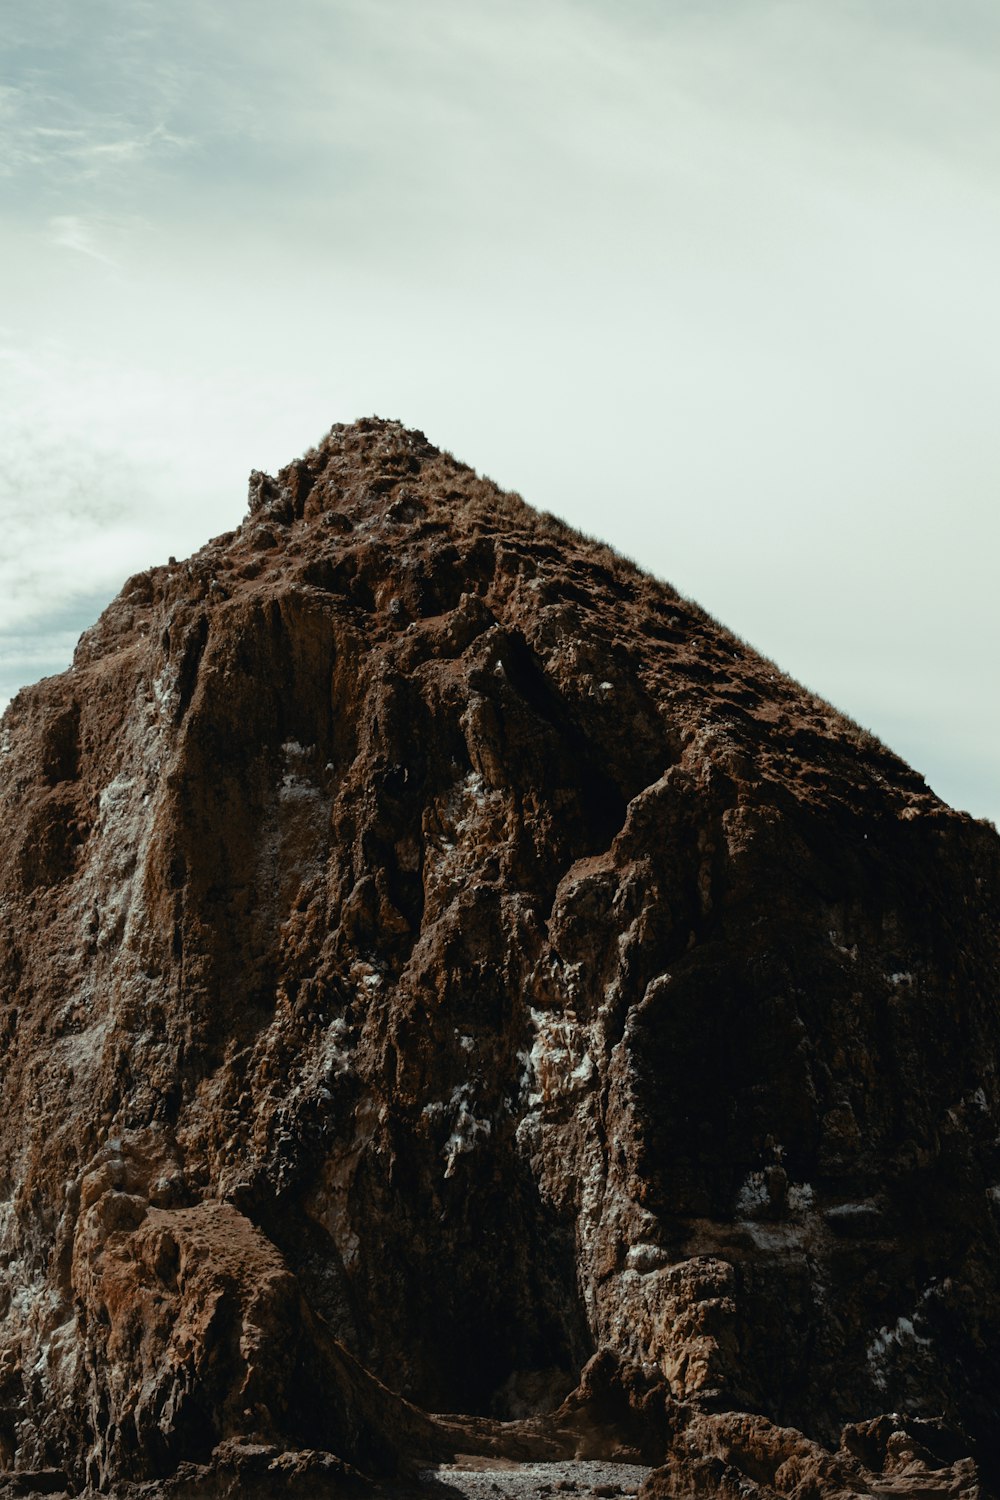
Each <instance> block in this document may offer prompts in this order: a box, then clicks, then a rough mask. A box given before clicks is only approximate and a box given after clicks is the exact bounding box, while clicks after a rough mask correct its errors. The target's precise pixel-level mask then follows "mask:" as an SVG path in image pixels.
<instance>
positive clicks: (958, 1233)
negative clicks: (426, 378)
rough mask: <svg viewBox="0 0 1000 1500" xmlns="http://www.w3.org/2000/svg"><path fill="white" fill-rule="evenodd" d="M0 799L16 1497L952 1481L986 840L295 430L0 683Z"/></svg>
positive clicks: (975, 1345)
mask: <svg viewBox="0 0 1000 1500" xmlns="http://www.w3.org/2000/svg"><path fill="white" fill-rule="evenodd" d="M0 807H2V824H0V828H2V836H0V912H2V926H0V1036H2V1043H3V1054H2V1056H3V1074H2V1079H3V1082H2V1087H3V1113H2V1119H0V1129H2V1132H3V1153H2V1157H0V1315H2V1316H0V1459H2V1464H3V1466H4V1467H5V1468H6V1470H7V1471H9V1473H10V1475H11V1476H12V1477H11V1478H10V1480H9V1483H11V1484H15V1483H16V1484H19V1485H20V1486H21V1489H22V1492H23V1490H24V1487H25V1486H26V1485H27V1486H28V1487H29V1488H30V1484H29V1479H28V1476H29V1475H31V1474H34V1475H35V1476H36V1480H37V1483H38V1484H39V1485H42V1487H45V1486H46V1485H47V1486H48V1487H49V1488H53V1487H59V1486H60V1485H63V1484H65V1485H68V1486H75V1487H77V1488H79V1487H80V1486H81V1485H84V1484H86V1483H89V1484H91V1485H92V1486H94V1487H97V1488H103V1489H112V1490H117V1491H118V1492H122V1489H123V1486H127V1485H128V1484H135V1485H138V1484H140V1483H141V1482H143V1481H154V1480H155V1481H158V1483H159V1486H160V1488H159V1489H157V1490H156V1491H155V1492H156V1493H160V1492H162V1493H167V1492H168V1490H169V1492H170V1493H177V1494H180V1493H184V1494H188V1493H190V1494H195V1493H205V1494H209V1493H212V1494H216V1493H217V1494H222V1493H234V1494H235V1493H247V1494H249V1493H257V1492H258V1491H257V1490H254V1488H253V1486H254V1485H255V1484H259V1486H260V1489H259V1492H260V1493H261V1494H278V1493H284V1492H286V1491H287V1492H289V1493H291V1492H295V1493H302V1494H306V1493H309V1494H316V1493H326V1492H331V1493H332V1492H335V1491H337V1492H339V1490H340V1489H342V1488H343V1487H344V1486H349V1485H350V1483H360V1482H361V1480H360V1478H359V1477H357V1476H358V1475H359V1474H360V1475H365V1476H368V1477H369V1478H373V1479H375V1480H383V1481H385V1480H388V1479H391V1477H392V1476H393V1475H405V1474H406V1473H407V1472H408V1471H409V1469H410V1468H411V1467H412V1466H413V1465H415V1464H419V1463H420V1462H427V1461H430V1460H431V1459H432V1458H433V1456H434V1455H439V1456H440V1455H442V1454H444V1453H446V1452H449V1451H453V1450H454V1448H455V1447H456V1446H458V1447H461V1446H462V1444H463V1443H464V1444H465V1446H466V1449H468V1448H469V1445H470V1444H472V1443H473V1442H479V1443H480V1445H483V1444H486V1445H487V1446H490V1445H492V1446H491V1447H490V1451H499V1450H498V1448H497V1445H499V1446H500V1448H502V1446H503V1443H504V1442H505V1441H506V1440H507V1439H506V1438H505V1436H504V1434H507V1437H509V1439H510V1441H511V1442H513V1441H514V1437H515V1436H516V1435H517V1434H518V1433H519V1434H520V1437H519V1439H518V1441H520V1442H521V1443H522V1444H524V1443H527V1444H528V1447H529V1448H530V1446H531V1443H532V1442H534V1443H536V1447H537V1444H539V1443H543V1434H544V1433H547V1434H548V1436H547V1437H545V1439H544V1441H546V1442H549V1443H550V1444H551V1443H555V1444H556V1446H557V1447H558V1445H559V1444H560V1443H562V1444H563V1447H564V1448H565V1445H566V1444H567V1443H568V1444H569V1445H570V1449H571V1450H572V1448H573V1445H574V1444H576V1445H577V1447H578V1448H579V1450H580V1451H581V1452H584V1451H590V1450H593V1449H594V1448H595V1447H597V1448H603V1451H606V1452H611V1451H613V1450H615V1448H616V1446H617V1448H619V1449H623V1451H624V1450H626V1449H627V1450H628V1451H632V1449H633V1448H634V1449H635V1451H637V1452H638V1451H640V1450H641V1451H642V1453H643V1455H644V1457H645V1458H646V1459H647V1461H649V1462H654V1463H656V1464H658V1465H659V1467H658V1468H657V1471H656V1473H655V1474H654V1475H653V1476H652V1478H651V1479H650V1480H649V1481H648V1485H647V1488H648V1489H649V1491H650V1494H652V1492H653V1491H655V1493H656V1495H681V1494H684V1495H688V1494H690V1495H696V1494H698V1495H700V1494H705V1495H709V1494H715V1493H720V1494H728V1493H729V1490H728V1489H727V1488H726V1486H727V1485H729V1486H730V1487H732V1489H733V1494H734V1495H735V1494H736V1493H737V1492H739V1493H740V1494H741V1495H743V1496H745V1495H747V1494H750V1493H751V1489H748V1488H747V1486H748V1485H749V1486H757V1488H758V1489H760V1491H761V1493H762V1494H764V1493H766V1494H770V1493H780V1494H786V1493H787V1494H791V1493H792V1492H793V1490H794V1492H795V1493H796V1495H805V1494H806V1493H809V1494H827V1493H829V1494H834V1493H849V1492H852V1493H868V1492H871V1493H875V1492H885V1491H886V1490H887V1489H889V1490H893V1489H899V1490H900V1491H901V1492H902V1491H904V1490H905V1491H907V1492H911V1493H914V1494H917V1493H918V1492H919V1494H921V1495H925V1494H927V1493H930V1492H931V1491H933V1492H935V1493H942V1494H945V1493H954V1494H955V1495H959V1494H962V1495H965V1494H969V1495H971V1494H972V1493H973V1492H974V1490H975V1485H976V1482H977V1481H976V1471H975V1469H974V1467H973V1464H972V1459H973V1458H974V1459H976V1460H977V1461H978V1464H979V1470H980V1473H981V1474H983V1475H985V1476H986V1477H987V1478H988V1479H990V1480H991V1482H995V1479H996V1475H997V1471H998V1468H1000V1413H998V1399H1000V1366H998V1355H997V1350H998V1348H1000V1341H998V1336H1000V1243H998V1222H997V1215H998V1213H1000V1148H998V1138H1000V1088H998V1077H997V1063H998V1058H1000V1017H998V1005H997V1001H998V994H997V988H998V986H997V977H998V974H1000V955H998V935H997V926H996V910H997V898H998V894H1000V841H998V840H997V837H996V834H995V832H994V831H993V830H992V829H991V828H990V827H989V826H988V825H985V824H980V823H976V822H974V821H973V820H971V819H970V818H968V817H966V816H964V815H961V814H957V813H955V812H953V811H952V810H951V809H949V808H947V807H945V806H943V805H942V804H941V803H940V802H939V801H938V800H937V799H936V798H935V797H934V796H933V795H932V794H931V793H930V792H929V791H928V789H927V787H926V786H925V784H924V783H923V781H922V780H921V779H920V777H919V776H917V775H915V774H914V773H913V772H912V771H910V770H909V769H908V768H907V767H906V766H905V765H903V764H902V763H901V762H900V761H899V760H898V759H896V757H894V756H893V755H891V754H890V753H889V752H888V751H887V750H885V749H884V747H882V746H880V745H879V744H878V743H876V742H875V741H874V740H872V739H871V737H870V736H868V735H866V734H865V733H864V732H863V731H861V730H859V729H858V728H857V727H856V726H855V725H853V724H851V723H850V722H849V721H847V720H845V719H844V718H842V717H841V716H839V715H838V714H836V713H835V712H834V711H833V710H832V709H830V708H829V706H828V705H826V704H824V703H822V702H821V701H819V700H818V699H816V698H814V697H812V696H811V695H810V694H808V693H807V692H805V691H804V690H802V689H801V688H800V687H798V686H796V685H795V684H794V683H792V682H790V681H789V680H788V679H786V678H785V677H783V676H782V675H781V673H780V672H778V670H777V669H776V668H774V667H773V666H772V665H771V664H770V663H768V662H765V661H762V660H761V659H760V658H759V657H757V656H756V655H755V654H754V653H753V652H752V651H750V650H749V649H748V648H747V647H746V646H745V645H744V644H743V643H742V642H740V641H739V640H738V639H737V638H735V637H733V636H731V635H730V634H728V633H727V632H726V631H725V630H724V629H722V628H721V627H720V626H718V625H717V624H716V623H715V622H713V621H712V620H710V619H709V618H707V617H706V616H705V615H704V614H703V613H702V612H701V611H700V610H699V609H697V608H696V607H695V606H693V605H691V604H690V603H688V602H686V601H685V600H683V599H681V598H680V597H678V596H677V595H676V594H675V593H674V592H673V591H672V590H671V589H670V588H668V587H666V586H664V585H662V584H660V583H657V582H655V581H654V580H652V579H650V578H648V577H645V576H643V575H642V574H641V573H639V572H638V571H637V570H636V569H635V568H634V567H632V566H631V565H630V564H628V563H626V562H624V561H622V560H621V559H619V558H617V557H616V556H615V555H614V554H613V553H611V552H610V551H609V550H608V549H606V548H604V547H602V546H600V545H598V544H595V543H593V542H590V541H588V540H586V539H585V538H583V537H580V536H578V535H576V534H575V533H572V532H570V531H569V530H568V529H567V528H565V527H564V526H562V525H561V524H560V523H559V522H557V521H554V520H553V519H552V518H547V517H543V516H538V515H537V514H535V513H534V512H532V511H531V510H529V509H528V508H527V507H526V506H524V505H523V503H522V502H521V501H520V500H519V499H518V498H517V497H516V496H511V495H506V494H503V493H501V492H500V491H498V490H497V489H496V488H495V487H494V486H493V485H491V484H490V483H489V482H488V481H485V480H482V479H479V478H477V477H476V476H475V475H474V474H473V472H472V471H471V470H469V469H467V468H466V467H464V466H463V465H461V464H459V463H457V462H456V461H455V460H453V459H452V458H451V457H449V456H448V455H446V454H442V453H439V452H438V451H437V450H436V449H434V448H433V447H431V445H430V444H428V443H427V442H426V440H425V439H424V438H423V436H422V435H421V434H419V433H413V432H407V431H405V430H404V429H402V428H401V427H399V426H398V424H395V423H387V422H380V421H377V420H375V419H372V420H370V421H365V422H360V423H358V424H356V425H355V426H353V427H347V428H344V427H336V428H334V429H333V430H332V432H331V433H330V434H329V436H328V437H327V438H326V440H325V441H324V442H323V444H322V445H321V446H320V447H319V448H318V449H317V450H315V451H313V452H310V453H309V454H308V455H307V456H306V457H305V459H304V460H302V461H300V462H298V463H295V464H293V465H292V466H291V467H290V468H288V469H286V470H284V471H282V473H281V474H279V475H278V477H277V478H276V479H271V478H269V477H268V476H265V475H260V474H255V475H254V476H252V479H251V490H250V512H249V515H248V516H247V518H246V520H245V521H244V522H243V524H242V526H241V527H240V528H239V529H238V530H237V531H235V532H233V533H230V534H228V535H226V536H223V537H220V538H217V539H216V540H215V541H213V542H211V543H210V544H209V545H208V546H207V547H205V548H204V549H203V550H202V551H201V552H200V553H198V554H197V555H196V556H195V557H193V558H192V559H191V560H190V561H189V562H186V563H181V564H177V565H171V566H170V567H163V568H156V569H153V570H151V571H150V572H148V573H144V574H140V575H139V576H138V577H136V578H133V579H131V580H130V582H129V583H128V584H126V586H125V588H124V590H123V591H122V594H121V595H120V596H119V598H118V599H117V600H116V601H115V603H114V604H112V605H111V606H110V608H109V609H108V610H107V611H106V612H105V614H104V615H103V616H102V618H101V619H100V620H99V621H98V623H97V624H96V625H95V626H94V627H93V628H92V629H91V630H90V631H88V632H87V633H86V634H85V635H84V636H83V638H82V639H81V642H80V645H79V647H78V650H77V654H76V659H75V663H74V666H73V668H72V669H71V670H70V671H69V672H67V673H65V674H64V675H63V676H61V677H57V678H52V679H49V680H47V681H45V682H43V683H41V684H39V685H38V686H37V687H36V688H33V689H30V690H27V691H25V692H23V693H21V694H20V695H19V696H18V698H17V699H16V700H15V702H14V703H13V704H12V705H11V707H10V708H9V710H8V711H7V713H6V715H5V716H4V718H3V721H2V724H0ZM596 1351H610V1352H606V1353H604V1354H602V1355H601V1359H600V1361H598V1362H597V1363H596V1364H595V1363H593V1362H592V1363H591V1365H590V1366H589V1367H588V1369H589V1371H590V1373H589V1374H588V1376H587V1377H586V1379H585V1380H584V1383H583V1385H582V1386H581V1387H580V1388H579V1390H578V1391H577V1392H576V1394H575V1396H572V1397H570V1399H569V1400H568V1401H567V1402H564V1404H563V1405H562V1406H561V1407H559V1403H560V1402H562V1401H563V1398H564V1397H566V1396H567V1394H568V1393H569V1392H570V1391H571V1390H572V1389H573V1387H575V1386H577V1383H578V1381H579V1376H580V1371H581V1368H582V1367H583V1366H584V1365H585V1364H586V1363H587V1361H588V1360H590V1359H591V1357H592V1356H593V1355H594V1354H595V1352H596ZM595 1372H597V1373H595ZM595 1382H596V1384H595ZM391 1393H398V1395H397V1394H391ZM557 1407H559V1410H558V1411H556V1412H555V1415H554V1417H552V1418H551V1419H549V1423H548V1427H546V1424H545V1423H544V1422H541V1420H540V1418H539V1417H538V1415H537V1414H538V1413H540V1412H544V1411H552V1410H553V1409H554V1408H557ZM418 1408H423V1409H424V1410H430V1411H451V1412H453V1413H465V1414H468V1419H467V1420H466V1421H465V1425H464V1426H463V1424H462V1421H460V1420H459V1419H458V1418H456V1419H454V1420H453V1421H452V1422H451V1423H450V1424H449V1423H441V1422H437V1423H435V1422H434V1421H432V1420H431V1419H429V1418H427V1417H425V1416H424V1415H423V1414H422V1412H421V1410H419V1409H418ZM748 1413H752V1414H754V1415H752V1416H750V1415H747V1414H748ZM883 1413H896V1414H898V1415H895V1416H893V1417H892V1418H889V1417H884V1416H882V1415H881V1414H883ZM476 1414H479V1417H480V1418H482V1417H484V1416H486V1415H489V1416H491V1417H493V1418H494V1419H495V1418H508V1419H513V1418H518V1419H520V1426H519V1427H509V1428H506V1427H504V1428H501V1427H497V1426H496V1423H495V1422H494V1423H492V1424H490V1423H488V1422H483V1421H482V1420H479V1421H474V1420H473V1417H474V1416H475V1415H476ZM879 1422H881V1423H882V1426H881V1427H879V1425H878V1424H879ZM525 1424H527V1425H525ZM845 1424H850V1425H849V1427H848V1430H847V1431H845V1432H844V1433H843V1434H842V1432H841V1429H842V1428H844V1426H845ZM476 1434H478V1437H477V1436H476ZM525 1434H527V1436H525ZM532 1434H533V1436H532ZM588 1444H589V1445H590V1448H589V1450H588ZM907 1444H909V1448H908V1447H907ZM852 1445H853V1446H852ZM893 1445H895V1446H893ZM914 1445H915V1446H914ZM519 1451H520V1450H519ZM524 1451H528V1450H527V1449H525V1450H524ZM539 1451H541V1450H540V1449H539ZM546 1451H548V1450H546ZM907 1453H910V1454H911V1456H910V1457H906V1454H907ZM817 1455H818V1456H817ZM928 1455H929V1456H928ZM921 1464H922V1465H923V1468H922V1469H921V1468H920V1467H919V1466H920V1465H921ZM914 1465H916V1466H917V1467H914ZM935 1465H936V1467H935ZM241 1466H242V1467H241ZM908 1466H909V1467H908ZM240 1474H243V1475H244V1478H243V1479H240V1478H239V1476H240ZM15 1475H21V1476H22V1478H21V1479H17V1480H15V1479H14V1477H13V1476H15ZM60 1475H61V1476H63V1477H62V1478H60ZM226 1475H229V1476H230V1480H231V1483H232V1485H233V1486H235V1488H230V1489H226V1488H225V1485H226V1484H227V1483H230V1480H227V1479H226V1478H225V1476H226ZM233 1475H236V1478H232V1476H233ZM261 1475H263V1478H261V1477H260V1476H261ZM352 1475H354V1476H355V1478H354V1479H353V1480H352V1478H351V1476H352ZM53 1476H54V1477H53ZM254 1476H257V1477H256V1478H255V1477H254ZM935 1476H936V1477H935ZM300 1481H301V1483H300ZM31 1482H32V1483H34V1482H35V1481H34V1480H33V1481H31ZM2 1484H3V1480H2V1478H0V1488H2ZM213 1485H214V1486H215V1488H212V1486H213ZM240 1485H242V1486H243V1488H242V1490H241V1489H240ZM296 1485H298V1486H299V1488H298V1489H296ZM741 1485H742V1486H743V1487H742V1488H741ZM713 1486H714V1488H713ZM796 1486H798V1488H796ZM324 1487H325V1488H324ZM144 1493H147V1491H144Z"/></svg>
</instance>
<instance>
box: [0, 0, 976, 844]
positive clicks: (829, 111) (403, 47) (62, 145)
mask: <svg viewBox="0 0 1000 1500" xmlns="http://www.w3.org/2000/svg"><path fill="white" fill-rule="evenodd" d="M0 38H2V41H0V46H2V49H3V51H2V72H0V131H2V149H0V203H2V228H3V281H2V292H0V296H2V301H0V443H2V447H0V451H2V454H3V463H2V470H0V538H2V541H0V704H2V703H3V702H5V701H6V699H7V698H8V697H9V696H10V695H11V694H12V693H13V692H15V691H16V690H17V688H18V687H19V686H21V685H23V684H24V683H27V682H29V681H32V680H34V679H35V678H37V677H39V676H40V675H42V674H44V673H48V672H53V671H58V670H61V669H62V668H63V667H64V666H66V665H67V663H68V661H69V657H70V654H71V651H72V647H73V644H74V641H75V639H76V636H77V635H78V634H79V632H80V631H81V630H82V629H83V628H84V627H85V626H86V625H87V624H89V623H90V622H91V621H92V620H93V619H94V618H95V616H96V614H97V613H98V611H99V610H100V608H101V607H103V605H104V604H105V603H106V602H107V600H108V599H109V598H110V597H111V596H112V595H113V594H114V593H116V592H117V590H118V589H119V587H120V586H121V583H122V582H123V580H124V578H125V577H126V576H127V575H128V574H129V573H131V572H134V571H136V570H138V569H140V568H144V567H147V566H149V565H150V564H152V563H156V562H162V561H164V560H165V559H166V557H167V556H168V554H170V553H174V554H176V555H177V556H181V555H183V554H185V553H187V552H189V551H191V550H193V549H194V548H196V547H197V546H199V545H200V544H201V543H202V542H203V541H205V540H207V539H208V537H209V536H212V535H214V534H216V533H218V532H220V531H223V530H226V529H228V528H229V527H231V526H234V525H236V524H237V523H238V522H239V520H240V518H241V516H242V514H243V510H244V504H245V493H246V477H247V475H248V473H249V471H250V470H251V469H252V468H266V469H270V470H272V471H273V470H274V469H276V468H278V467H279V466H280V465H281V464H283V463H285V462H287V461H289V460H290V459H292V458H293V457H295V456H297V455H298V454H299V453H301V452H302V451H303V450H304V449H305V448H307V447H308V446H310V445H311V444H312V443H313V442H315V441H316V440H318V439H319V438H320V437H321V435H322V434H323V433H324V432H325V431H326V429H327V428H328V427H329V426H330V425H331V424H332V423H333V422H337V421H351V420H353V419H354V418H355V417H358V416H362V415H366V414H370V413H372V412H377V413H378V414H379V415H381V416H388V417H398V418H400V419H401V420H402V421H404V422H406V423H407V424H408V425H411V426H415V427H420V428H422V429H423V430H424V431H425V432H426V433H427V436H428V437H429V438H430V439H431V440H432V441H433V442H436V443H437V444H438V445H439V446H441V447H444V448H449V449H451V450H452V451H453V452H454V453H456V454H457V455H458V456H459V457H460V458H463V459H464V460H465V461H466V462H468V463H471V464H473V465H474V466H475V467H476V468H478V469H479V470H480V471H481V472H485V473H487V474H489V475H490V476H491V477H492V478H494V479H496V480H497V481H498V482H499V483H501V484H503V485H505V486H507V487H510V488H515V489H517V490H519V491H520V492H521V493H522V494H523V495H524V497H525V499H526V500H528V501H529V502H530V503H531V504H534V505H535V506H537V507H538V508H539V509H544V510H553V511H555V512H557V513H558V514H559V515H562V516H564V517H565V518H566V519H567V520H569V521H570V522H571V523H573V524H574V525H578V526H580V527H582V528H583V529H584V530H585V531H588V532H591V533H594V534H597V535H599V536H601V537H604V538H606V539H607V540H609V541H610V542H612V543H613V544H614V545H616V546H617V547H619V548H620V549H621V550H622V551H624V552H626V553H628V554H629V555H631V556H633V557H634V558H635V559H636V560H637V561H638V562H640V563H641V564H642V565H644V566H645V567H647V568H648V569H649V570H650V571H652V572H654V573H656V574H658V575H659V576H660V577H663V578H666V579H668V580H669V581H670V582H671V583H673V584H674V585H675V586H676V587H677V588H678V589H680V590H681V592H682V593H684V594H687V595H688V596H690V597H692V598H695V599H697V600H698V601H699V602H700V603H701V604H703V605H704V606H705V607H706V608H708V609H710V610H711V611H712V612H713V613H714V614H716V615H717V616H718V617H719V618H720V619H722V620H723V621H724V622H725V623H726V624H727V625H729V626H730V627H731V628H732V629H734V630H736V631H738V632H739V633H740V634H741V635H743V636H745V637H746V638H747V639H748V640H749V641H750V642H751V643H752V644H753V645H755V646H756V647H758V648H759V649H760V650H761V651H763V652H764V653H765V654H766V655H768V656H771V657H773V658H774V659H775V660H776V661H778V662H779V663H780V665H781V666H782V667H784V668H785V669H786V670H788V671H790V672H791V673H793V675H795V676H797V677H798V678H800V680H802V681H803V682H805V683H806V684H807V686H808V687H810V688H811V689H813V690H814V691H816V692H818V693H820V694H822V695H823V696H824V697H826V698H829V699H830V700H832V701H833V702H834V703H835V704H836V705H837V706H838V707H840V708H842V709H844V710H845V711H846V712H848V713H850V714H851V715H852V716H853V717H855V718H857V719H859V720H860V721H861V722H862V723H864V724H865V725H867V726H868V727H869V728H871V729H873V730H874V731H875V732H876V733H877V734H878V735H880V736H881V737H882V738H883V739H885V740H886V741H887V742H888V743H889V744H890V745H891V746H892V747H893V748H894V749H895V750H897V751H898V752H899V753H900V754H901V755H903V756H904V757H905V758H906V759H908V760H909V761H911V762H912V763H913V764H914V765H916V766H917V768H918V769H919V770H921V771H922V772H923V773H924V774H925V775H926V777H927V779H928V781H929V782H930V784H931V785H932V787H933V788H934V789H935V790H936V791H937V792H938V793H939V794H940V795H941V796H943V797H944V798H945V799H946V800H948V801H949V802H952V803H954V804H955V805H956V806H959V807H963V808H967V809H968V810H969V811H971V812H972V813H974V814H975V815H976V816H980V817H990V818H993V819H994V820H997V821H1000V765H998V757H997V752H996V747H997V743H998V739H1000V692H998V688H1000V680H998V679H1000V672H998V669H997V665H996V658H997V645H998V640H1000V589H998V588H997V586H996V584H995V581H994V574H995V572H996V569H997V566H998V558H1000V506H998V504H997V500H998V490H1000V272H998V270H997V268H998V267H1000V170H998V169H1000V6H998V5H997V4H996V0H948V3H947V4H944V3H942V0H865V3H862V0H686V3H684V0H530V3H529V0H286V3H285V4H284V5H283V6H282V7H280V9H279V7H277V6H275V5H274V4H273V3H267V4H265V3H263V0H239V3H236V0H229V3H225V4H224V3H221V0H172V3H171V4H170V5H164V4H163V3H162V0H156V3H149V0H46V3H45V4H44V5H37V6H29V5H28V4H27V3H26V0H0Z"/></svg>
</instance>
